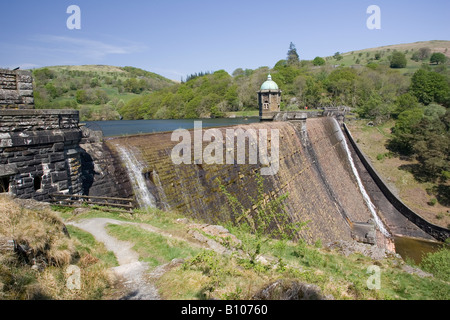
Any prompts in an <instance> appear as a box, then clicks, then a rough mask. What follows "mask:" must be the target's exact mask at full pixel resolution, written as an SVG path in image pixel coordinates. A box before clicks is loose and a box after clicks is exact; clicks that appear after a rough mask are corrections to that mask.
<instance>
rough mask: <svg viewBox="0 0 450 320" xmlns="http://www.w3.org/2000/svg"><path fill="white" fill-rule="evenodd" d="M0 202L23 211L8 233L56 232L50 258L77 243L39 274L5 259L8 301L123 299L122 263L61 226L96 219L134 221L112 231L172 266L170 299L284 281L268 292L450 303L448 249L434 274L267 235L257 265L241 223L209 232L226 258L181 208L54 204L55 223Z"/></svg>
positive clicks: (255, 292)
mask: <svg viewBox="0 0 450 320" xmlns="http://www.w3.org/2000/svg"><path fill="white" fill-rule="evenodd" d="M0 203H2V205H4V206H5V207H11V208H12V211H10V214H9V215H8V216H7V217H6V218H5V217H4V216H2V219H1V220H0V221H2V223H3V225H2V226H6V225H5V221H11V217H17V216H19V218H18V219H17V220H15V222H11V223H14V224H13V225H7V226H6V227H4V228H1V229H0V235H1V237H3V236H9V237H13V238H15V239H25V238H24V237H25V236H21V235H26V237H28V238H27V241H28V243H29V244H31V243H34V242H33V241H35V240H34V237H35V235H36V236H37V238H41V236H40V235H47V236H48V235H51V237H50V238H51V239H50V240H49V241H50V242H49V244H48V247H49V248H51V249H53V250H50V252H52V253H51V255H50V253H49V257H51V256H55V257H56V256H60V255H61V252H65V250H66V249H67V248H71V249H70V254H68V256H69V257H70V258H67V259H65V260H64V261H61V262H60V263H58V264H55V263H53V264H51V263H50V264H48V265H47V266H46V267H45V268H43V269H42V270H36V269H35V268H33V267H32V266H30V264H27V263H25V262H24V261H21V260H18V259H17V257H15V256H14V255H9V256H5V255H1V259H2V264H1V271H0V282H1V285H0V294H1V298H2V299H109V297H116V295H114V292H115V290H118V289H119V288H118V287H117V284H116V283H115V282H114V281H113V280H112V278H111V277H110V276H109V272H108V270H109V268H110V267H113V266H117V261H116V259H115V257H114V255H113V254H112V253H111V252H108V251H107V250H106V249H105V248H104V246H103V245H102V244H100V243H97V242H96V241H95V239H94V238H93V236H92V235H90V234H88V233H86V232H84V231H81V230H80V229H77V228H75V227H71V226H68V227H67V229H68V232H69V234H70V238H68V237H67V236H66V235H64V233H63V232H61V231H59V230H60V227H61V226H62V221H65V222H68V221H78V220H80V219H89V218H93V217H106V218H112V219H116V220H121V221H128V222H133V224H127V225H108V226H107V228H106V229H107V232H108V233H109V234H110V235H113V236H114V237H116V238H118V239H120V240H125V241H128V242H131V243H133V245H134V246H133V250H135V251H136V252H137V253H138V254H139V257H140V260H141V261H145V262H148V264H149V266H150V270H149V271H151V270H152V269H153V268H156V267H161V266H167V265H169V267H167V269H166V270H165V271H166V272H165V273H164V274H163V275H162V276H161V277H159V278H157V279H154V280H153V281H156V284H157V287H158V290H159V293H160V296H161V297H162V298H163V299H168V300H175V299H211V298H215V299H233V300H237V299H262V298H264V297H267V295H266V296H264V294H267V292H266V291H267V290H266V291H264V292H266V293H264V294H263V291H262V289H265V288H268V287H269V286H270V285H271V284H272V287H274V286H273V284H274V283H277V284H278V285H277V286H275V287H276V290H272V291H271V292H270V294H269V298H270V299H277V298H280V297H282V296H283V295H284V294H286V292H289V290H290V289H292V288H293V287H298V286H299V284H302V283H306V284H309V285H312V286H311V287H308V290H309V291H311V292H313V294H314V295H313V297H314V298H327V299H338V300H341V299H344V300H345V299H357V300H360V299H362V300H365V299H399V300H403V299H406V300H409V299H420V300H421V299H444V300H448V299H450V285H449V283H448V281H449V270H450V266H449V265H448V264H449V261H450V259H449V251H448V250H445V251H442V253H440V254H439V255H436V256H434V257H431V258H429V259H426V260H424V261H425V262H424V265H423V266H421V267H422V268H423V269H425V270H426V271H428V272H433V274H435V276H434V277H429V276H420V275H419V274H418V271H417V270H416V269H414V268H412V267H407V264H405V262H404V261H403V260H401V259H400V258H398V257H395V256H392V255H390V256H388V257H386V258H384V259H379V260H374V259H373V258H370V257H368V256H365V255H362V254H360V253H353V254H351V255H348V256H345V255H343V254H342V253H341V252H340V251H339V250H338V249H331V248H327V247H324V246H322V244H321V243H320V242H317V243H316V245H315V246H310V245H307V244H305V243H303V242H299V243H294V242H286V241H278V240H270V239H267V241H264V242H262V243H263V245H262V246H261V248H260V255H259V257H258V259H256V260H254V261H253V260H251V259H249V257H248V255H247V254H246V253H247V252H248V250H253V249H254V248H252V246H254V245H255V239H254V236H253V235H251V234H248V233H247V232H246V230H244V229H242V228H240V227H236V226H230V225H227V226H226V227H227V228H228V229H229V230H230V232H231V234H230V236H232V235H233V236H236V237H237V238H238V239H240V240H241V241H242V243H241V244H239V242H232V241H229V238H228V237H227V238H225V239H219V238H218V237H217V236H214V235H207V237H208V239H210V240H214V241H219V240H222V242H221V243H222V244H223V245H224V246H225V247H226V248H227V249H229V250H230V251H229V254H220V253H217V252H215V251H213V250H207V249H206V248H207V246H206V245H203V247H204V248H203V249H202V246H201V245H199V244H198V242H195V240H194V239H193V238H192V230H196V229H192V228H193V227H192V226H193V225H192V223H194V222H195V221H193V220H189V221H186V219H183V220H181V221H182V222H180V220H179V219H180V217H181V216H180V215H179V214H177V213H174V212H162V211H159V210H149V211H142V210H136V211H135V212H134V214H133V215H130V214H119V213H110V212H102V211H97V210H95V209H86V210H85V211H84V212H82V213H80V214H77V215H73V210H67V209H62V208H57V207H53V209H54V210H57V212H55V211H54V210H49V211H48V214H49V217H52V218H51V219H49V218H47V213H46V211H45V210H42V209H36V210H33V209H24V208H23V207H21V206H20V205H15V204H14V202H12V201H11V200H10V199H7V198H2V199H1V201H0ZM46 210H47V209H46ZM2 212H4V211H2ZM18 214H19V215H18ZM8 219H9V220H8ZM23 219H25V220H27V221H28V223H29V225H35V226H36V228H38V229H39V230H41V231H40V232H38V230H35V231H34V232H32V233H30V232H28V231H26V229H21V225H22V224H23V225H24V226H25V224H24V223H23V221H24V220H23ZM34 219H36V220H34ZM21 221H22V222H21ZM43 221H44V222H43ZM39 223H42V224H43V225H39ZM11 226H14V227H11ZM194 226H198V224H196V225H194ZM8 230H13V233H8V232H10V231H8ZM52 230H53V231H52ZM150 230H152V231H150ZM202 234H203V233H202ZM44 238H45V236H44ZM58 239H59V240H58ZM22 243H24V242H23V241H22ZM249 248H250V249H249ZM230 252H231V253H230ZM8 259H9V260H8ZM174 259H183V260H181V263H177V264H173V265H171V264H170V262H171V261H173V260H174ZM178 261H180V260H178ZM69 264H72V265H76V266H78V267H79V268H80V270H81V280H82V281H81V287H82V290H69V289H68V288H67V286H66V281H67V275H66V274H65V271H66V270H67V266H68V265H69ZM373 268H375V269H376V270H378V271H379V280H380V286H379V288H378V289H373V288H372V289H371V288H370V285H368V283H371V275H373V274H374V273H373V270H375V269H373ZM377 268H378V269H377ZM407 268H409V269H407ZM408 270H409V271H408ZM411 270H412V271H411ZM411 272H412V273H411ZM291 291H292V290H291ZM311 292H310V293H311Z"/></svg>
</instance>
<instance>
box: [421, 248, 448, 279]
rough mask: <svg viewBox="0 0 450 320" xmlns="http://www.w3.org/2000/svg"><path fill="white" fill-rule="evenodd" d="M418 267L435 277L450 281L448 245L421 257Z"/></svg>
mask: <svg viewBox="0 0 450 320" xmlns="http://www.w3.org/2000/svg"><path fill="white" fill-rule="evenodd" d="M420 267H421V268H422V269H423V270H425V271H427V272H430V273H432V274H433V275H434V276H435V277H436V278H439V279H441V280H444V281H450V250H449V249H448V247H445V248H442V249H441V250H439V251H437V252H434V253H429V254H427V255H426V256H425V258H423V259H422V262H421V263H420Z"/></svg>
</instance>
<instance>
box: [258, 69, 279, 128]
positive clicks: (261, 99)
mask: <svg viewBox="0 0 450 320" xmlns="http://www.w3.org/2000/svg"><path fill="white" fill-rule="evenodd" d="M280 103H281V90H280V89H279V88H278V85H277V84H276V82H275V81H273V80H272V76H271V75H270V74H269V76H268V77H267V81H265V82H264V83H263V84H262V85H261V89H260V90H259V91H258V106H259V117H260V119H261V120H273V118H274V116H275V115H276V114H277V113H278V112H280Z"/></svg>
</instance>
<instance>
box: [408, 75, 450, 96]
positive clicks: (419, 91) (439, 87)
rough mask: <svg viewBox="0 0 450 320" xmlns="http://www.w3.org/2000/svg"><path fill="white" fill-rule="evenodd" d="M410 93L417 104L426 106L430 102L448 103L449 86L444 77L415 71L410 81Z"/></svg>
mask: <svg viewBox="0 0 450 320" xmlns="http://www.w3.org/2000/svg"><path fill="white" fill-rule="evenodd" d="M410 91H411V92H412V93H413V94H414V95H415V96H416V98H417V99H418V100H419V102H421V103H423V104H425V105H428V104H430V103H431V102H433V101H434V102H437V103H442V104H447V103H448V99H449V98H448V97H449V95H450V86H449V84H448V82H447V79H446V77H445V76H443V75H441V74H439V73H437V72H433V71H427V70H423V69H420V70H417V71H416V72H415V73H414V75H413V77H412V79H411V86H410Z"/></svg>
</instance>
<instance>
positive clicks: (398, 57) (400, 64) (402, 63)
mask: <svg viewBox="0 0 450 320" xmlns="http://www.w3.org/2000/svg"><path fill="white" fill-rule="evenodd" d="M406 64H407V60H406V57H405V54H404V53H402V52H399V51H396V52H394V53H393V54H392V56H391V68H405V67H406Z"/></svg>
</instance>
